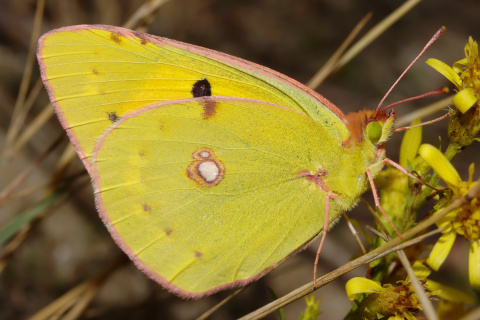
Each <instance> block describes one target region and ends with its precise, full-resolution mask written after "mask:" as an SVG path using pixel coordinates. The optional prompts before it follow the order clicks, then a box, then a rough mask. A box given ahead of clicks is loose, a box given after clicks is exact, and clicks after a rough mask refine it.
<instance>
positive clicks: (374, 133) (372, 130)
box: [367, 121, 383, 143]
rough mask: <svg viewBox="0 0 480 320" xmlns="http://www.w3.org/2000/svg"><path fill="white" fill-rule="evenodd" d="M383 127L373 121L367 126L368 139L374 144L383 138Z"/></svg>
mask: <svg viewBox="0 0 480 320" xmlns="http://www.w3.org/2000/svg"><path fill="white" fill-rule="evenodd" d="M382 129H383V128H382V125H381V124H380V122H377V121H372V122H370V123H369V124H367V137H368V139H369V140H370V141H372V142H373V143H376V142H377V141H378V140H380V138H381V137H382Z"/></svg>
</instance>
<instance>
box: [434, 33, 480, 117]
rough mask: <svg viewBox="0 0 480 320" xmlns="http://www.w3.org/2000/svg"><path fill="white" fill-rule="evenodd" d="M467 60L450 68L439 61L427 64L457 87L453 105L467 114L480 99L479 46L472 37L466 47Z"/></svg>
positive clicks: (458, 62)
mask: <svg viewBox="0 0 480 320" xmlns="http://www.w3.org/2000/svg"><path fill="white" fill-rule="evenodd" d="M465 56H466V58H465V59H462V60H459V61H457V62H455V63H454V64H453V67H450V66H448V65H447V64H445V63H443V62H442V61H440V60H437V59H428V60H427V64H428V65H430V66H431V67H432V68H434V69H435V70H437V71H438V72H440V73H441V74H442V75H443V76H445V77H446V78H447V79H448V80H450V81H451V82H452V83H453V84H454V85H455V86H456V87H457V94H456V95H455V97H454V98H453V104H454V105H455V106H456V107H457V108H458V109H459V110H460V111H461V112H462V113H465V112H467V111H468V110H469V109H470V108H471V107H473V106H474V105H476V104H477V103H478V98H479V97H480V59H479V57H478V45H477V42H475V41H473V39H472V37H470V38H469V39H468V43H467V45H466V46H465Z"/></svg>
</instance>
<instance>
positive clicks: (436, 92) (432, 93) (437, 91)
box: [379, 87, 450, 112]
mask: <svg viewBox="0 0 480 320" xmlns="http://www.w3.org/2000/svg"><path fill="white" fill-rule="evenodd" d="M449 91H450V90H449V89H448V87H442V88H439V89H435V90H432V91H429V92H425V93H422V94H419V95H418V96H415V97H410V98H407V99H403V100H400V101H397V102H394V103H392V104H389V105H388V106H386V107H384V108H382V109H381V110H379V112H380V111H383V110H387V109H390V108H391V107H394V106H396V105H398V104H401V103H404V102H408V101H413V100H418V99H422V98H425V97H429V96H436V95H440V94H445V93H448V92H449Z"/></svg>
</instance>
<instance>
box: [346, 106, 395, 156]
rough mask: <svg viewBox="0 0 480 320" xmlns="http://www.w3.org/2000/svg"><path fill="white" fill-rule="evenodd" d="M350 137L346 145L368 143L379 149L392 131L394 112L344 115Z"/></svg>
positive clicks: (366, 111)
mask: <svg viewBox="0 0 480 320" xmlns="http://www.w3.org/2000/svg"><path fill="white" fill-rule="evenodd" d="M346 118H347V126H348V128H349V130H350V133H351V136H350V139H349V140H348V142H347V144H355V143H364V142H366V141H369V142H370V143H372V144H373V145H375V146H377V147H380V146H383V144H384V143H385V142H386V141H387V140H388V138H389V137H390V135H391V134H392V132H393V129H394V123H395V119H396V114H395V110H393V109H391V110H390V111H388V112H387V111H385V110H381V111H374V110H368V109H365V110H362V111H359V112H352V113H349V114H347V115H346Z"/></svg>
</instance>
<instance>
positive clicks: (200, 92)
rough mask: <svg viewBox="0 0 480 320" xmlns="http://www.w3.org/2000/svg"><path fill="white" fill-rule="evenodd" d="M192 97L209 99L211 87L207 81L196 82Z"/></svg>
mask: <svg viewBox="0 0 480 320" xmlns="http://www.w3.org/2000/svg"><path fill="white" fill-rule="evenodd" d="M192 95H193V97H194V98H199V97H209V96H211V95H212V86H211V85H210V82H208V80H207V79H202V80H198V81H197V82H195V83H194V84H193V87H192Z"/></svg>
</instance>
